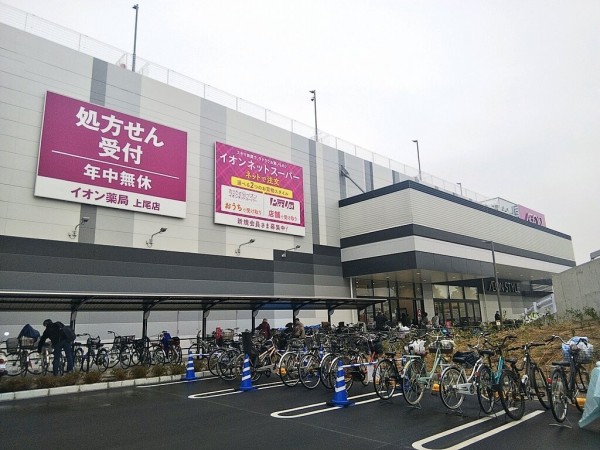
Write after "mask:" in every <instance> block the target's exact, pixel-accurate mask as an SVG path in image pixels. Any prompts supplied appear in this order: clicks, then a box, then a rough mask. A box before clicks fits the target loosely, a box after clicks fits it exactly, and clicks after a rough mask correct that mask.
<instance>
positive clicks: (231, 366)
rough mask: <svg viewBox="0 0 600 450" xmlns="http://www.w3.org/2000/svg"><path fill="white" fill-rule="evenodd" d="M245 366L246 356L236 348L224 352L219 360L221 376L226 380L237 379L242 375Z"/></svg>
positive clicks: (218, 368)
mask: <svg viewBox="0 0 600 450" xmlns="http://www.w3.org/2000/svg"><path fill="white" fill-rule="evenodd" d="M240 357H241V358H240ZM243 366H244V356H243V355H242V354H241V353H240V352H239V351H237V350H235V349H230V350H227V351H225V352H223V354H222V355H221V357H220V358H219V360H218V361H217V371H218V373H219V377H221V379H223V380H225V381H232V380H235V379H236V378H237V377H238V376H239V375H240V373H241V368H242V367H243Z"/></svg>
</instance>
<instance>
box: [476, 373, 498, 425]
mask: <svg viewBox="0 0 600 450" xmlns="http://www.w3.org/2000/svg"><path fill="white" fill-rule="evenodd" d="M477 401H478V402H479V407H480V408H481V410H482V411H483V412H484V413H486V414H490V413H491V412H492V411H493V410H494V403H495V401H496V393H495V391H494V388H493V380H492V369H491V368H490V366H481V368H480V369H479V375H478V376H477Z"/></svg>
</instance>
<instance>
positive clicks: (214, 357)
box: [208, 348, 225, 377]
mask: <svg viewBox="0 0 600 450" xmlns="http://www.w3.org/2000/svg"><path fill="white" fill-rule="evenodd" d="M224 351H225V350H224V349H222V348H217V349H215V350H213V351H212V352H210V354H209V355H208V370H210V373H212V374H213V375H214V376H216V377H218V376H219V372H218V368H217V363H218V362H219V358H220V357H221V355H222V354H223V352H224Z"/></svg>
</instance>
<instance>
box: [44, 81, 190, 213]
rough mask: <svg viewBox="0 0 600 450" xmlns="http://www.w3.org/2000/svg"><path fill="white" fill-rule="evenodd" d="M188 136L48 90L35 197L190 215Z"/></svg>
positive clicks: (146, 211) (132, 209)
mask: <svg viewBox="0 0 600 450" xmlns="http://www.w3.org/2000/svg"><path fill="white" fill-rule="evenodd" d="M186 168H187V133H185V132H184V131H180V130H176V129H174V128H170V127H167V126H165V125H160V124H158V123H155V122H150V121H148V120H143V119H140V118H138V117H134V116H130V115H128V114H123V113H120V112H118V111H114V110H111V109H107V108H103V107H101V106H98V105H94V104H91V103H86V102H83V101H80V100H75V99H72V98H69V97H65V96H62V95H58V94H55V93H53V92H47V93H46V104H45V109H44V119H43V125H42V136H41V140H40V154H39V161H38V173H37V178H36V183H35V195H36V196H40V197H49V198H55V199H60V200H67V201H72V202H78V203H87V204H91V205H96V206H106V207H109V208H119V209H127V210H130V211H137V212H145V213H149V214H158V215H164V216H173V217H185V214H186V203H185V202H186Z"/></svg>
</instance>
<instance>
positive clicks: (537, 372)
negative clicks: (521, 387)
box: [532, 366, 550, 409]
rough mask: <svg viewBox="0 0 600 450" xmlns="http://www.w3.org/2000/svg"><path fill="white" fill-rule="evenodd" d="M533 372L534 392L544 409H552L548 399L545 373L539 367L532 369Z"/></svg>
mask: <svg viewBox="0 0 600 450" xmlns="http://www.w3.org/2000/svg"><path fill="white" fill-rule="evenodd" d="M532 372H533V380H532V384H533V390H534V392H535V395H536V397H537V398H538V400H539V401H540V403H541V405H542V406H543V407H544V409H550V400H549V399H548V380H547V379H546V377H545V376H544V372H542V369H540V368H539V367H538V366H534V367H533V368H532Z"/></svg>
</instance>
